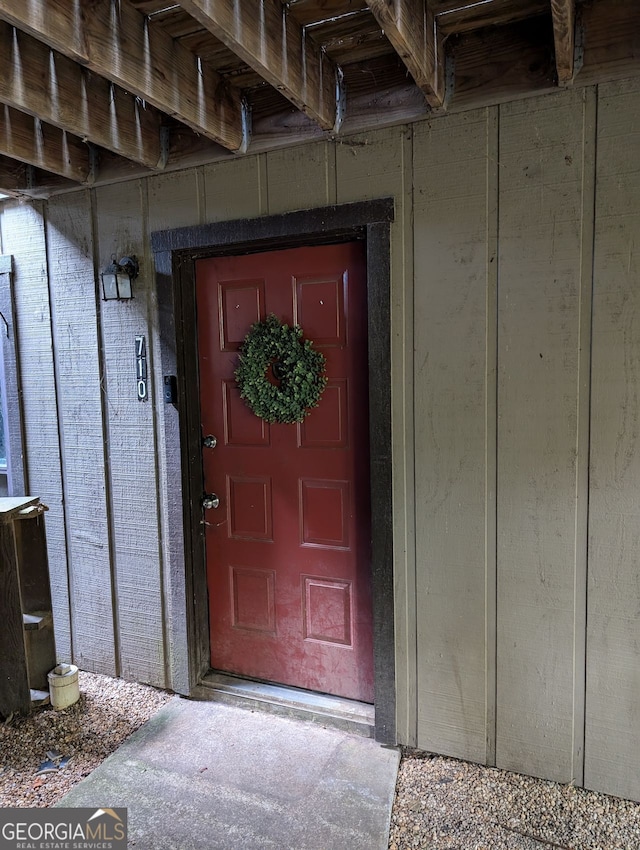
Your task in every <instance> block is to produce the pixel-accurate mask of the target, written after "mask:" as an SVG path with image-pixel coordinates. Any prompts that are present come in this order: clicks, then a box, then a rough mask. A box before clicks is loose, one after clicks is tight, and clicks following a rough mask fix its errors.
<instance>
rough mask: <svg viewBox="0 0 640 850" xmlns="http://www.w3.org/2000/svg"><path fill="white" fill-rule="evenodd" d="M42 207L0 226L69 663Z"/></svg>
mask: <svg viewBox="0 0 640 850" xmlns="http://www.w3.org/2000/svg"><path fill="white" fill-rule="evenodd" d="M42 209H43V205H41V204H38V203H34V204H32V205H28V206H27V205H26V204H21V203H19V202H17V201H16V202H12V201H9V202H7V203H5V205H4V207H3V210H2V216H1V218H0V226H1V227H2V246H3V253H5V254H13V258H14V272H15V278H14V281H15V321H16V325H15V328H16V338H17V339H18V344H19V346H20V367H19V368H20V380H21V383H22V403H23V415H24V429H25V433H24V445H25V459H24V467H25V470H24V471H25V480H26V481H27V487H28V490H29V495H33V496H38V497H39V498H40V499H41V500H42V501H43V502H44V504H45V505H47V506H48V508H49V511H48V513H47V514H46V515H45V528H46V533H47V552H48V558H49V578H50V582H51V595H52V601H53V609H54V625H55V635H56V651H57V654H58V658H59V659H60V660H65V661H68V660H69V659H70V658H71V627H70V626H71V624H70V613H69V585H68V575H67V549H66V536H65V519H64V503H63V495H62V470H61V465H60V441H59V435H58V422H57V414H56V404H55V398H56V384H55V372H54V366H53V344H52V336H51V313H50V308H49V289H48V278H47V267H46V248H45V232H44V219H43V213H42Z"/></svg>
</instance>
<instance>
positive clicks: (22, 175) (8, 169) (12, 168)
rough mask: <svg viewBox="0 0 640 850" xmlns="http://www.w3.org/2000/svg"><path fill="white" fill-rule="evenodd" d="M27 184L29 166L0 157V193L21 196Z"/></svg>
mask: <svg viewBox="0 0 640 850" xmlns="http://www.w3.org/2000/svg"><path fill="white" fill-rule="evenodd" d="M26 183H27V166H26V165H25V164H24V163H22V162H15V160H12V159H9V157H6V156H0V193H2V194H3V195H19V194H20V192H21V191H22V190H23V189H24V187H25V185H26Z"/></svg>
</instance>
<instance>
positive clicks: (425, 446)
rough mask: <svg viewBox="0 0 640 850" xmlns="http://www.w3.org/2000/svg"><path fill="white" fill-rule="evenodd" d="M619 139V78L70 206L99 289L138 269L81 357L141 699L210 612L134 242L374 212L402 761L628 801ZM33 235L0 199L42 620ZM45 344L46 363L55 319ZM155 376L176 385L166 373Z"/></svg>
mask: <svg viewBox="0 0 640 850" xmlns="http://www.w3.org/2000/svg"><path fill="white" fill-rule="evenodd" d="M596 9H597V4H595V5H594V6H593V7H591V6H589V7H588V8H587V7H585V10H584V13H585V14H587V15H593V14H595V10H596ZM592 10H593V11H592ZM587 23H588V21H587ZM623 64H624V63H623ZM625 67H626V66H625ZM545 73H546V72H545ZM461 96H462V95H461ZM596 112H597V122H596ZM639 115H640V82H638V80H637V79H636V80H632V81H619V82H615V83H610V84H607V85H601V86H600V87H599V88H598V89H596V88H590V87H586V88H583V87H581V88H580V89H575V90H571V89H567V90H564V91H562V92H559V93H556V94H553V95H548V96H545V97H540V98H536V99H532V100H528V101H526V102H525V101H522V102H517V103H509V104H506V105H501V106H492V107H490V108H488V109H479V110H475V111H473V112H468V113H465V114H457V115H449V116H444V117H440V118H433V119H431V120H429V121H424V122H421V123H417V124H415V125H412V126H411V127H399V128H396V129H391V130H390V129H386V130H371V131H370V132H367V133H363V134H361V135H359V136H357V137H349V138H344V139H341V140H340V141H336V142H326V141H321V142H314V143H313V144H310V145H309V146H307V147H299V148H295V149H291V150H289V151H288V152H287V153H284V152H270V153H262V154H259V155H256V156H251V157H246V158H244V159H241V160H234V161H231V162H228V163H215V164H209V165H206V166H203V167H200V168H194V169H190V170H185V171H182V172H180V173H176V174H171V175H169V174H167V175H161V176H156V177H152V178H149V179H146V180H144V181H140V182H138V181H131V182H129V183H127V184H122V185H121V186H118V187H113V188H110V189H108V190H104V189H99V190H91V192H90V194H91V196H92V198H94V204H93V206H92V210H93V222H92V231H93V233H94V234H97V235H98V240H97V241H98V243H99V246H98V249H97V250H96V252H95V254H96V269H95V270H96V273H97V271H98V270H99V267H100V266H101V264H104V262H105V260H108V259H109V257H110V254H111V253H112V252H113V251H117V252H119V251H121V250H130V251H132V252H134V253H136V254H138V255H139V256H140V257H142V258H143V264H142V268H143V272H142V274H141V278H140V279H139V281H137V282H135V283H134V290H135V292H136V298H135V299H134V301H133V302H130V303H128V304H127V303H122V304H102V305H101V309H100V312H99V316H98V317H96V316H95V313H92V312H90V311H89V310H87V312H86V314H85V320H86V321H88V322H89V323H90V324H94V325H95V327H94V329H93V331H91V333H93V334H94V335H95V333H96V329H95V328H96V327H97V328H98V329H99V331H100V334H101V337H100V339H101V342H100V348H101V351H102V354H103V357H104V369H105V379H106V382H105V384H104V387H105V389H104V392H105V395H104V401H103V410H104V421H105V423H106V427H105V428H104V429H103V432H102V439H104V440H105V441H106V442H105V444H106V447H107V448H106V454H107V457H108V458H109V461H110V463H111V468H110V470H109V471H108V477H107V480H108V484H109V488H110V492H111V499H110V501H108V516H109V522H110V523H111V525H112V543H113V546H114V553H115V576H116V578H117V582H116V584H115V591H114V598H115V600H116V612H117V618H116V619H117V622H118V624H119V627H120V638H121V642H122V669H123V671H125V670H126V671H128V672H127V675H131V676H136V677H140V678H145V677H146V678H147V680H155V681H160V680H161V678H162V668H163V664H164V663H165V662H164V661H163V660H162V659H163V653H164V655H165V656H166V667H167V671H166V678H165V682H166V683H168V684H170V685H171V686H172V687H174V688H176V689H177V690H182V691H188V688H189V684H190V680H189V676H190V670H189V659H190V658H193V652H191V651H190V648H189V640H191V641H193V639H194V638H193V635H192V636H191V637H189V636H188V634H187V616H186V611H187V606H188V605H189V606H191V605H192V604H193V597H190V596H189V593H191V592H198V593H201V594H202V593H206V583H204V582H203V578H202V576H200V579H199V584H198V583H196V584H195V585H194V587H193V588H192V587H186V586H185V583H184V554H183V553H184V539H183V536H182V535H174V536H173V537H172V538H170V537H169V535H168V528H169V524H168V521H167V516H168V513H169V510H171V511H173V512H174V513H175V511H176V510H178V511H179V510H180V506H181V504H182V502H181V498H182V497H181V491H180V481H181V476H180V463H181V462H182V461H183V460H184V459H183V458H182V459H181V455H180V447H179V444H178V438H179V422H178V416H177V411H176V409H175V408H174V407H173V406H172V405H166V404H164V403H161V401H160V395H159V390H160V386H159V384H160V381H161V379H162V374H161V372H160V367H159V363H160V340H159V339H158V333H157V327H158V317H159V315H161V314H162V315H163V321H164V322H165V323H167V322H168V324H169V325H170V324H171V322H172V321H174V320H175V321H176V322H178V323H179V322H180V321H181V316H180V315H179V314H175V312H174V310H175V308H174V305H173V303H172V301H171V298H170V297H169V296H168V293H169V292H170V286H169V280H170V275H171V268H170V266H169V265H168V257H169V252H168V248H170V246H169V245H167V246H165V248H166V249H167V250H166V251H165V252H164V253H159V254H158V255H157V260H156V262H157V264H158V270H159V271H160V273H161V282H162V285H161V287H160V288H159V290H158V291H157V292H156V291H152V290H151V288H150V287H151V284H150V282H149V278H146V279H145V275H147V274H150V272H151V263H150V260H149V259H148V258H149V257H150V256H151V255H150V247H149V245H148V238H149V234H150V233H151V232H153V231H156V230H159V229H162V228H169V227H178V226H192V225H197V224H202V225H204V224H207V223H214V222H223V221H230V220H234V219H240V220H242V219H246V218H254V217H259V216H264V215H267V214H276V213H280V212H286V211H291V210H294V209H304V208H309V207H317V206H324V205H326V204H331V203H334V202H335V203H338V204H342V203H346V202H349V201H355V200H359V199H366V198H375V197H381V196H386V195H392V196H393V198H394V203H395V221H394V223H393V224H392V225H391V281H392V286H391V305H390V307H391V348H390V351H391V374H392V390H391V392H392V396H391V397H392V431H391V451H392V458H393V482H392V492H391V494H390V498H392V500H393V512H394V586H395V611H394V614H395V626H394V627H395V641H396V651H395V663H396V674H395V687H396V698H397V699H396V706H397V716H396V721H397V729H398V737H399V740H400V741H401V742H403V743H408V744H417V745H418V746H421V747H424V748H426V749H430V750H434V751H437V752H443V753H450V754H453V755H456V756H461V757H464V758H469V759H474V760H478V761H481V762H487V763H490V764H494V763H496V764H498V765H499V766H501V767H509V768H515V769H517V770H521V771H524V772H526V773H532V774H538V775H542V776H546V777H548V778H552V779H560V780H562V781H570V780H574V781H575V782H576V783H578V784H579V783H581V782H584V783H585V784H586V785H587V786H589V787H593V788H596V789H599V790H603V791H609V792H612V793H616V794H621V795H626V796H629V797H633V798H636V799H640V784H639V781H638V774H637V769H636V765H635V763H634V761H633V755H634V753H635V752H636V751H637V749H638V746H639V745H640V740H639V739H638V732H637V729H638V725H639V722H640V717H639V716H638V704H640V681H639V680H638V676H637V669H638V652H639V648H638V641H637V636H636V632H637V629H636V612H637V610H638V608H639V607H640V594H639V592H638V585H637V579H636V573H637V562H638V559H639V558H640V536H638V534H637V533H636V531H635V528H634V522H636V524H637V520H638V516H637V513H638V511H637V507H636V506H637V504H638V503H639V502H640V484H638V482H639V481H640V469H638V468H637V467H638V464H639V463H640V461H639V460H638V452H639V450H640V449H639V447H638V445H637V434H636V432H637V431H638V427H637V426H638V418H639V417H640V408H639V407H638V398H637V397H636V396H637V393H636V391H635V386H636V384H637V383H638V381H640V374H639V369H640V366H639V365H638V364H639V362H640V361H638V358H637V348H638V344H639V341H640V329H639V328H638V326H637V314H638V310H639V309H640V305H638V304H636V301H637V298H638V296H637V292H638V290H639V289H640V284H639V281H638V275H639V274H640V271H639V269H638V262H637V251H636V242H637V232H638V227H639V226H640V202H639V201H638V197H640V194H639V191H638V189H640V187H639V186H638V185H637V184H638V180H637V174H636V171H635V170H634V169H635V165H634V164H635V162H636V161H637V160H638V158H639V157H640V119H639V118H638V116H639ZM596 125H597V128H598V129H597V148H596ZM596 149H597V163H596V154H595V152H596ZM596 165H597V168H596ZM596 179H597V192H596V190H595V187H596ZM74 203H77V202H74ZM40 214H41V207H38V206H37V205H36V206H35V207H33V208H31V207H27V206H21V205H18V204H14V203H9V204H8V206H7V207H6V208H5V210H4V212H3V213H2V220H1V222H0V226H1V231H2V237H3V243H2V250H3V251H4V252H5V253H12V254H14V255H15V257H16V315H17V320H18V329H19V331H20V355H21V376H22V379H23V381H25V382H26V385H25V417H26V418H25V421H26V423H27V432H28V433H27V437H28V439H27V449H28V452H29V458H28V469H29V473H30V474H31V475H33V476H35V477H34V481H35V483H32V487H31V490H32V492H33V493H34V494H36V495H38V496H41V497H42V498H44V499H45V501H47V497H48V496H51V497H52V498H51V500H50V501H49V504H50V505H51V507H52V511H51V512H50V513H49V514H48V515H47V531H48V536H49V544H50V545H49V552H50V558H51V559H52V562H51V563H52V572H53V569H54V568H55V570H56V575H57V576H58V577H60V581H61V582H62V584H58V585H57V586H56V585H55V584H54V605H56V607H57V611H58V613H57V615H56V616H57V617H58V620H60V618H62V620H64V617H65V616H66V617H67V618H68V610H67V609H65V608H64V605H65V604H66V601H65V600H66V598H67V597H66V593H67V591H66V585H65V584H64V581H66V555H65V549H64V534H63V528H64V525H63V522H62V505H61V500H60V493H61V492H62V490H61V484H60V474H59V459H58V458H59V455H58V453H57V452H58V447H57V427H56V423H55V410H54V409H52V406H51V403H50V399H51V398H54V397H55V394H54V389H55V387H54V381H53V370H52V367H51V335H50V329H49V313H48V298H47V293H46V290H47V266H46V263H45V262H44V259H43V258H44V256H45V254H44V239H43V231H42V222H41V219H40ZM55 214H56V215H60V214H61V213H60V209H59V210H58V213H55ZM53 215H54V212H51V213H50V214H49V221H50V222H51V221H53ZM234 226H235V225H234ZM594 227H595V238H594ZM49 228H50V229H51V225H49ZM74 232H76V233H77V234H83V233H86V232H87V225H86V224H85V223H80V222H77V223H76V225H74ZM202 232H206V230H205V229H204V228H203V231H202ZM74 250H75V251H77V250H78V248H77V247H76V248H75V249H74ZM62 262H63V260H60V263H62ZM64 262H65V263H67V262H68V260H64ZM53 265H54V264H53V262H52V260H51V251H50V260H49V271H48V274H49V276H50V277H51V280H52V281H54V280H58V278H59V277H60V276H61V273H62V271H63V269H64V268H66V266H64V267H61V270H60V272H59V273H58V277H55V276H54V271H55V270H54V269H53ZM56 285H57V284H56ZM592 286H593V305H592V301H591V297H592ZM55 315H56V316H57V313H56V314H55ZM592 319H593V345H591V322H592ZM96 321H98V324H97V325H96ZM86 333H87V334H89V333H90V331H88V330H87V331H86ZM137 333H146V334H147V344H148V350H149V351H150V352H151V358H152V360H153V361H154V362H152V363H150V370H151V374H152V375H153V378H154V383H153V387H152V392H153V393H154V401H153V402H152V403H149V404H147V405H145V404H142V403H140V402H138V401H137V400H136V398H135V394H134V390H135V387H134V381H133V368H134V359H133V356H132V354H133V353H132V346H133V337H134V336H135V335H136V334H137ZM55 334H56V347H60V351H61V352H62V351H63V350H65V349H64V342H63V340H61V339H59V337H60V330H59V325H58V322H57V321H56V322H55ZM67 348H68V346H67ZM91 356H95V355H91ZM162 356H163V360H164V362H165V363H173V364H174V366H173V367H172V369H171V371H172V372H174V371H175V372H178V370H179V368H183V366H184V364H182V365H179V364H178V363H177V359H176V352H175V351H163V352H162ZM60 357H61V354H59V355H58V370H59V377H60V376H61V374H62V373H61V372H60ZM172 357H173V361H172V359H171V358H172ZM77 362H78V364H80V363H81V358H80V357H78V358H77ZM93 374H94V375H95V370H94V372H93ZM36 376H37V377H36ZM94 379H95V378H94ZM181 391H182V390H181ZM59 396H60V391H59ZM98 433H99V432H98V431H96V434H98ZM101 447H102V446H101ZM63 450H64V451H65V454H66V451H67V450H66V448H65V447H64V445H63ZM590 458H591V461H592V463H591V467H589V459H590ZM156 463H157V472H156ZM56 464H58V466H57V467H56ZM56 470H57V471H56ZM56 475H57V478H56ZM56 482H57V483H56ZM40 485H42V486H40ZM109 488H108V492H109ZM587 506H588V507H587ZM587 527H588V529H589V535H588V538H587ZM185 528H186V527H185ZM192 530H193V529H192V527H191V526H189V528H186V530H185V533H186V534H191V532H192ZM56 535H58V536H57V537H56ZM587 543H588V548H587ZM56 547H57V548H56ZM56 552H57V556H56V557H55V558H53V554H54V553H56ZM587 558H588V561H589V581H588V586H587ZM134 587H135V589H136V590H137V591H138V592H137V596H135V597H134ZM139 588H143V589H144V592H143V593H140V592H139ZM134 599H135V602H136V603H137V604H138V605H140V603H141V601H142V604H141V605H140V609H141V611H142V610H143V609H144V616H141V617H140V618H138V616H137V613H138V612H136V611H134V610H133V608H132V606H133V604H134ZM587 608H588V616H587ZM65 610H66V611H67V613H66V614H65ZM61 612H62V613H61ZM163 618H164V619H163ZM163 622H164V631H165V634H162V624H163ZM125 632H126V635H127V637H126V641H128V642H129V646H130V650H127V652H128V653H129V654H128V655H127V654H126V653H125V643H126V641H125ZM62 633H63V632H61V634H62ZM134 640H136V641H137V646H136V650H137V652H138V654H137V655H136V653H135V652H134V648H133V641H134ZM163 643H164V650H163V649H162V646H163ZM113 651H114V653H115V652H116V647H115V644H114V648H113ZM585 670H586V685H585ZM152 676H153V677H155V679H152ZM388 686H389V687H391V684H389V685H388ZM583 771H584V775H583Z"/></svg>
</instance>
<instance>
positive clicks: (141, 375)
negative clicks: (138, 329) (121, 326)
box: [136, 336, 148, 401]
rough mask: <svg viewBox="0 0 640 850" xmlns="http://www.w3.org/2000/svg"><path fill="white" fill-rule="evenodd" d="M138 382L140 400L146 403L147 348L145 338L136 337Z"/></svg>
mask: <svg viewBox="0 0 640 850" xmlns="http://www.w3.org/2000/svg"><path fill="white" fill-rule="evenodd" d="M136 382H137V384H138V400H139V401H146V400H147V398H148V396H147V346H146V344H145V340H144V337H143V336H137V337H136Z"/></svg>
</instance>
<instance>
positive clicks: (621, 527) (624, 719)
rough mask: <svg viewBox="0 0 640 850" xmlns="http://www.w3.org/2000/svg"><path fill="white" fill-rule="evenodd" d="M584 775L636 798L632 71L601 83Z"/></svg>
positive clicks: (639, 718)
mask: <svg viewBox="0 0 640 850" xmlns="http://www.w3.org/2000/svg"><path fill="white" fill-rule="evenodd" d="M597 151H598V153H597V173H598V187H597V194H596V219H595V245H594V302H593V379H592V423H591V477H590V488H589V573H588V575H589V585H588V617H587V624H588V629H587V684H586V691H587V693H586V738H585V784H586V786H587V787H589V788H594V789H596V790H602V791H606V792H607V793H610V794H615V795H618V796H621V797H630V798H632V799H636V800H637V799H640V776H639V774H638V764H637V761H638V760H637V755H638V752H640V698H639V694H640V665H639V663H638V658H639V653H640V638H639V633H638V610H639V609H640V583H639V579H638V575H639V573H638V560H639V559H640V532H639V530H638V529H639V527H640V507H639V504H640V501H639V493H638V482H639V481H640V444H639V442H638V435H639V434H640V394H639V391H638V386H639V384H640V358H639V356H638V353H639V348H638V345H639V341H640V250H639V249H640V245H639V241H638V233H640V175H639V173H638V169H637V161H638V157H640V80H638V79H636V80H634V81H631V82H624V83H610V84H607V85H602V86H600V87H599V98H598V139H597Z"/></svg>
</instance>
